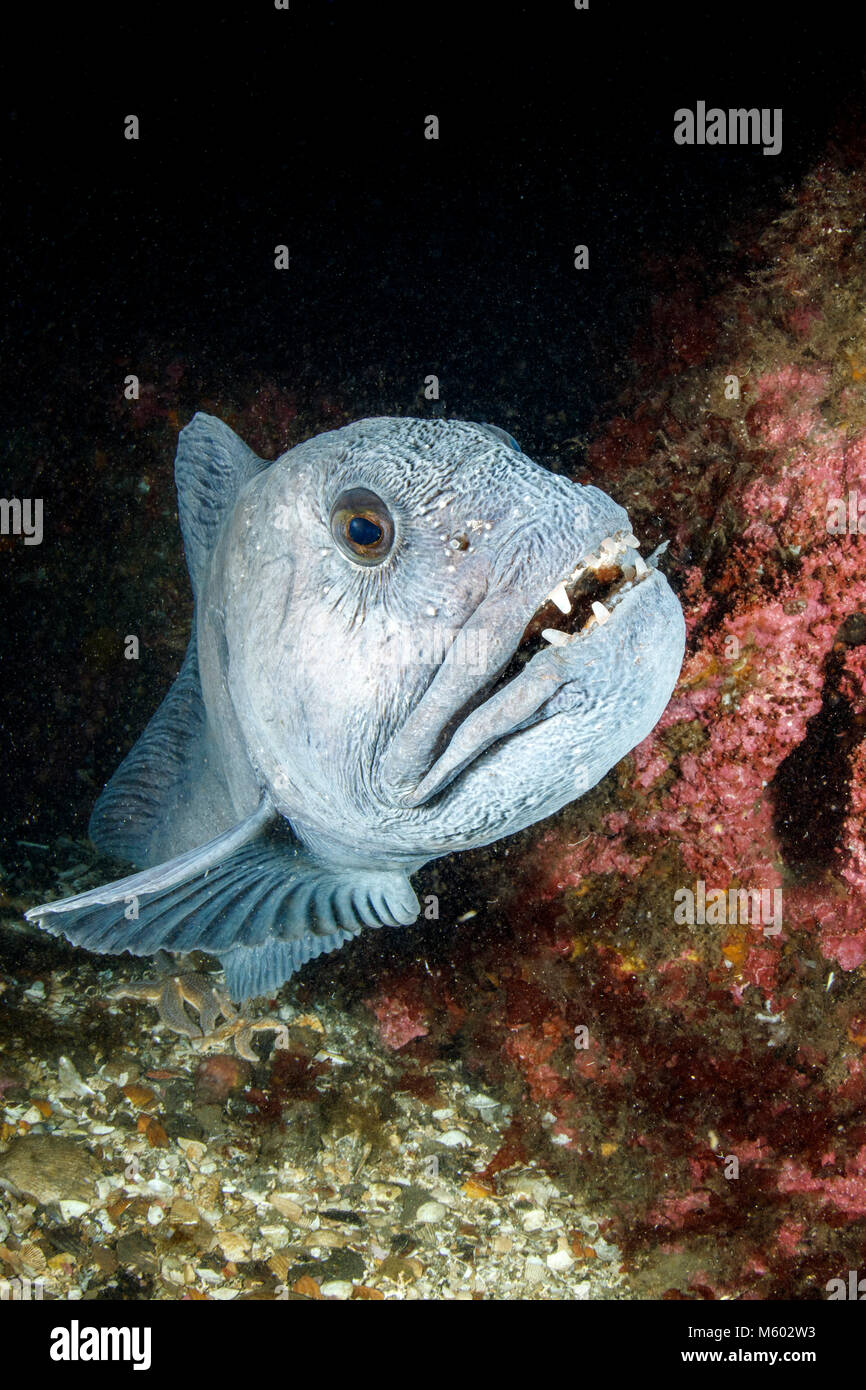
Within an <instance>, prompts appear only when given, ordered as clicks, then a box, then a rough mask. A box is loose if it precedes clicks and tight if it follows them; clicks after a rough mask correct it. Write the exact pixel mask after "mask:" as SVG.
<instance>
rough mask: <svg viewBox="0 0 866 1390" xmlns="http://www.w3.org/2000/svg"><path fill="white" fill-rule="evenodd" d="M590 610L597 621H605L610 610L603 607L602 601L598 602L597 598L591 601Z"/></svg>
mask: <svg viewBox="0 0 866 1390" xmlns="http://www.w3.org/2000/svg"><path fill="white" fill-rule="evenodd" d="M592 611H593V614H594V616H595V621H596V622H597V623H606V622H607V620H608V618H609V617H610V611H609V610H608V609H607V608H605V606H604V604H603V603H599V601H598V599H596V600H595V602H594V603H593V605H592Z"/></svg>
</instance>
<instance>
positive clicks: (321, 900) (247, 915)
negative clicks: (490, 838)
mask: <svg viewBox="0 0 866 1390" xmlns="http://www.w3.org/2000/svg"><path fill="white" fill-rule="evenodd" d="M419 911H420V909H419V905H418V900H417V898H416V897H415V894H414V892H413V890H412V887H411V885H410V883H409V880H408V878H407V877H406V875H405V873H403V871H402V870H401V869H381V870H378V869H356V868H347V869H340V868H336V869H335V868H330V867H328V866H326V865H324V864H321V863H319V862H318V861H317V860H315V859H313V858H312V857H311V856H310V855H309V854H308V853H307V852H306V851H305V850H304V849H303V847H302V846H300V845H299V844H298V842H297V841H296V840H295V839H294V837H293V836H292V834H291V831H290V829H289V827H288V826H287V825H286V823H285V822H284V821H283V820H282V819H281V818H279V817H278V816H276V813H275V812H274V809H273V807H272V805H271V803H270V801H268V800H267V799H265V800H263V802H262V804H261V805H260V806H259V808H258V810H257V811H256V812H254V814H253V815H252V816H250V817H248V819H247V820H245V821H242V822H241V824H240V825H238V826H235V827H234V828H233V829H231V830H228V831H226V832H225V833H224V834H223V835H219V836H217V838H216V839H214V840H211V841H209V842H208V843H207V844H205V845H202V846H201V847H200V848H198V849H195V850H190V851H189V852H188V853H187V854H182V855H179V856H178V857H177V858H176V859H171V860H169V861H167V862H166V863H165V864H160V865H158V866H157V867H155V868H153V869H145V870H144V871H143V872H141V873H137V874H132V875H130V876H129V877H128V878H122V879H118V880H117V881H116V882H114V883H109V884H106V885H105V886H104V887H101V888H94V889H92V890H91V891H89V892H87V893H79V894H78V895H77V896H76V897H73V898H64V899H62V900H60V901H58V902H53V903H43V904H42V905H41V906H39V907H33V908H31V909H30V910H29V912H27V914H26V915H27V917H28V919H30V920H31V921H38V922H39V923H40V924H41V925H42V926H43V927H45V928H46V929H47V930H48V931H51V932H54V933H55V934H56V935H60V936H64V937H66V939H67V941H70V942H72V943H73V945H76V946H84V947H86V948H87V949H88V950H93V951H99V952H103V953H113V952H118V953H119V952H121V951H129V952H130V953H131V954H132V955H136V956H149V955H154V954H155V953H156V952H157V951H160V950H168V951H179V952H183V951H191V950H194V949H195V950H200V951H207V952H210V953H211V954H213V955H216V956H219V958H220V960H221V961H222V964H223V967H224V969H225V972H226V984H227V986H228V990H229V993H230V994H231V996H232V998H233V999H236V1000H237V999H245V998H249V997H251V996H253V995H257V994H264V993H268V992H271V991H273V990H276V989H278V988H279V986H280V985H281V984H282V983H283V982H284V981H285V980H287V979H288V978H289V977H290V976H291V975H292V974H293V973H294V972H295V971H296V970H298V969H300V967H301V966H302V965H304V964H305V963H306V962H307V961H308V960H312V959H313V958H314V957H315V956H319V955H322V954H324V953H326V952H329V951H334V950H336V949H337V947H338V946H342V945H343V943H344V942H346V941H348V940H350V939H351V938H352V937H353V936H357V935H358V933H359V932H360V931H361V930H362V928H363V927H365V926H370V927H380V926H399V925H408V924H409V923H410V922H414V921H415V918H416V917H417V916H418V913H419Z"/></svg>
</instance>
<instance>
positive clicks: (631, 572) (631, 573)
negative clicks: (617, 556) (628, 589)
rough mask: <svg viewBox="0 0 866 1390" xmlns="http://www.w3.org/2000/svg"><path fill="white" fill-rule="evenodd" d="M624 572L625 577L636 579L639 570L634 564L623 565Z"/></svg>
mask: <svg viewBox="0 0 866 1390" xmlns="http://www.w3.org/2000/svg"><path fill="white" fill-rule="evenodd" d="M622 573H623V578H624V579H634V577H635V574H636V573H637V570H636V569H635V567H634V565H623V567H622Z"/></svg>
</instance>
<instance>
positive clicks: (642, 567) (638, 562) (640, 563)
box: [634, 555, 649, 574]
mask: <svg viewBox="0 0 866 1390" xmlns="http://www.w3.org/2000/svg"><path fill="white" fill-rule="evenodd" d="M634 567H635V569H636V570H637V572H638V574H647V573H648V571H649V566H648V565H647V562H646V560H645V559H644V558H643V556H642V555H635V557H634Z"/></svg>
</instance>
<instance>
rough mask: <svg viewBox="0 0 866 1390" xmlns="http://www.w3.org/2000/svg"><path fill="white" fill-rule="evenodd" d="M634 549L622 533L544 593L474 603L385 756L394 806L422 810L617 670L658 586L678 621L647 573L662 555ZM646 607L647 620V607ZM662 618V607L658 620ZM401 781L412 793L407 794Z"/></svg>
mask: <svg viewBox="0 0 866 1390" xmlns="http://www.w3.org/2000/svg"><path fill="white" fill-rule="evenodd" d="M638 546H639V541H638V540H637V538H636V537H635V536H634V535H633V534H632V533H631V532H630V531H629V530H627V529H621V530H619V531H616V532H614V533H613V534H611V535H609V536H606V537H605V539H604V540H603V541H602V542H601V544H600V545H599V547H598V549H597V550H596V551H594V552H591V553H589V554H587V555H585V556H584V557H583V558H582V559H580V560H578V561H577V562H576V563H574V562H572V564H571V565H570V566H569V567H567V568H565V569H563V570H562V571H560V573H559V576H558V577H557V579H556V580H555V582H554V583H553V584H552V585H551V584H550V583H549V581H548V582H546V583H545V584H544V585H543V587H541V588H536V590H535V594H534V596H533V597H529V596H527V597H526V598H525V599H524V600H523V601H518V599H517V598H516V596H515V595H514V594H513V593H511V592H508V591H506V590H502V591H499V592H498V593H494V594H492V595H490V596H488V598H486V599H485V600H483V602H482V603H481V604H480V605H479V606H478V608H477V609H476V611H475V612H474V613H473V615H472V617H471V618H470V619H469V621H468V622H467V623H466V624H464V626H463V628H462V629H461V630H460V632H459V633H458V635H457V638H456V639H455V642H454V644H453V646H452V648H451V650H450V651H449V653H448V655H447V657H446V659H445V661H444V662H443V664H442V667H441V668H440V671H439V673H438V674H437V677H436V678H435V680H434V682H433V684H432V685H431V687H430V688H429V689H428V691H427V692H426V693H425V695H424V696H423V697H422V700H421V702H420V704H419V706H418V707H417V709H416V711H415V712H414V714H413V715H412V716H410V718H409V720H408V721H407V723H406V725H405V726H404V728H403V729H402V730H401V732H400V734H399V735H398V736H397V740H395V743H396V747H392V749H391V750H390V751H391V756H392V757H395V761H396V758H397V757H399V759H400V761H401V764H402V765H401V769H400V770H401V773H402V774H403V776H402V779H401V780H402V781H403V785H402V787H401V788H400V790H401V793H402V795H401V798H400V799H401V804H402V805H404V806H406V807H419V806H421V805H422V804H423V803H425V802H428V801H430V799H431V798H432V797H434V796H436V795H437V794H438V793H439V792H441V791H442V790H443V789H444V788H445V787H446V786H447V785H448V784H449V783H451V782H452V781H453V780H454V779H455V778H456V777H457V776H458V775H459V774H460V773H461V772H462V771H463V770H464V769H465V768H466V767H467V766H469V765H470V764H471V763H473V762H474V761H475V760H476V759H477V758H478V757H479V756H480V755H481V754H482V753H484V752H486V751H488V750H490V749H491V748H492V747H493V746H494V745H495V744H497V743H500V742H501V741H502V740H504V739H507V738H509V737H510V736H511V735H514V734H516V733H518V732H519V731H520V730H522V729H525V728H528V727H530V726H531V725H533V724H536V723H538V722H540V721H542V720H543V719H545V718H546V717H547V713H548V712H547V711H546V710H545V706H546V705H547V704H548V702H549V701H550V700H551V699H552V698H553V697H554V696H555V695H556V694H557V693H558V692H559V691H561V690H562V689H563V687H564V686H568V685H570V684H571V683H573V682H576V681H579V680H580V679H581V677H582V676H583V677H585V676H586V675H587V668H588V667H590V666H592V665H593V664H594V662H595V661H602V660H605V659H608V660H610V661H616V660H620V661H621V660H622V659H623V656H624V649H625V648H626V647H628V648H629V650H631V648H632V647H633V646H634V642H635V631H634V629H636V628H640V627H641V613H640V610H641V609H642V608H643V607H644V602H643V601H644V599H645V598H648V597H649V593H648V587H647V586H649V589H653V590H654V589H655V588H656V586H662V588H663V589H664V590H666V591H667V594H668V595H669V596H670V600H671V601H672V603H673V605H674V606H675V607H676V609H677V611H679V604H678V602H677V600H676V598H675V597H674V595H673V593H672V591H671V590H670V589H669V588H668V585H667V581H666V580H665V579H664V577H663V576H662V575H661V574H660V573H659V572H658V570H657V569H656V567H655V561H656V558H657V555H658V554H659V553H660V550H661V549H664V547H660V550H659V551H656V552H655V553H654V554H653V555H652V556H651V557H650V559H649V561H647V560H644V559H643V557H642V556H641V555H640V554H639V551H638ZM646 606H647V608H648V609H651V610H653V611H654V605H653V604H651V603H650V604H648V605H646ZM665 608H666V604H665V602H664V601H662V603H661V614H662V615H663V614H664V612H665ZM628 613H630V614H631V619H628V618H627V614H628ZM660 620H663V616H662V618H661V619H660ZM642 626H643V628H644V629H646V628H647V627H649V628H653V627H654V624H653V622H652V621H650V622H649V623H643V625H642ZM484 632H486V633H487V634H488V636H489V637H490V638H491V640H490V641H489V642H488V644H487V645H488V653H487V655H488V664H487V670H486V671H485V672H478V671H476V672H475V674H474V678H472V675H471V672H469V671H466V670H463V669H462V668H463V667H464V666H466V665H468V662H469V657H470V654H471V653H472V652H473V651H477V645H478V640H477V639H478V636H479V633H484ZM473 639H474V640H473ZM638 659H639V658H638ZM409 778H411V780H412V785H406V782H407V781H408V780H409Z"/></svg>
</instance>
